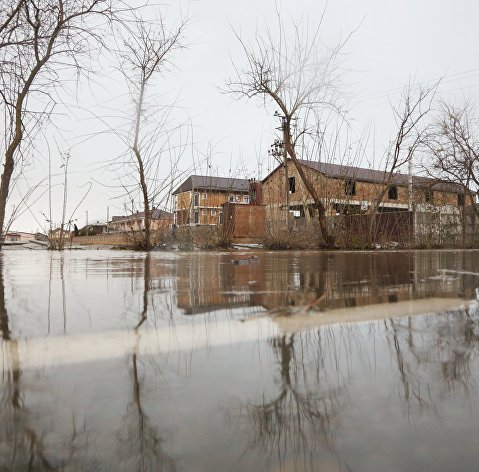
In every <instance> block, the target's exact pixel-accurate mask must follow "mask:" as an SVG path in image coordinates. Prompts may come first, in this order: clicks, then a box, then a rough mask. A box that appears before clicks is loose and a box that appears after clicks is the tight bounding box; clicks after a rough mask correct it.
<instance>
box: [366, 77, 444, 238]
mask: <svg viewBox="0 0 479 472" xmlns="http://www.w3.org/2000/svg"><path fill="white" fill-rule="evenodd" d="M437 86H438V83H436V84H434V85H433V86H430V87H415V86H414V85H411V84H409V85H408V86H406V87H405V88H404V90H403V93H402V100H401V104H400V105H399V106H398V107H393V113H394V117H395V120H396V126H397V132H396V135H395V137H394V139H393V140H392V141H391V142H390V144H389V146H388V147H387V151H386V157H385V163H384V180H383V185H382V186H381V187H380V190H379V191H378V193H377V195H376V196H375V198H374V199H373V200H372V202H371V205H370V207H369V209H368V213H369V215H370V222H369V242H370V243H372V242H373V240H374V233H375V222H376V219H375V215H377V213H378V209H379V206H380V205H381V203H382V202H383V200H384V197H385V196H386V194H387V193H388V191H389V189H390V187H391V184H392V183H393V181H394V176H395V174H397V173H398V172H399V170H400V169H401V168H403V167H404V166H405V165H406V164H409V163H412V157H413V155H414V153H415V152H416V151H417V149H418V147H419V146H420V145H422V144H423V143H424V141H425V136H426V133H427V125H423V122H424V118H425V117H426V115H427V114H428V113H429V112H430V111H431V105H432V101H433V99H434V96H435V93H436V90H437Z"/></svg>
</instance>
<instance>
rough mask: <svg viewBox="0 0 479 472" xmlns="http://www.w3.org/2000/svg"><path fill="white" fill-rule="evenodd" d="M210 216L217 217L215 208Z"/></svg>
mask: <svg viewBox="0 0 479 472" xmlns="http://www.w3.org/2000/svg"><path fill="white" fill-rule="evenodd" d="M210 215H211V216H215V215H216V210H215V209H214V208H212V209H211V211H210Z"/></svg>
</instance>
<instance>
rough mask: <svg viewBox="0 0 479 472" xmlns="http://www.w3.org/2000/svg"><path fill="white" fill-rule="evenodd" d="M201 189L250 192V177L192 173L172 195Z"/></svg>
mask: <svg viewBox="0 0 479 472" xmlns="http://www.w3.org/2000/svg"><path fill="white" fill-rule="evenodd" d="M194 188H195V189H201V190H225V191H228V190H231V191H235V192H248V191H249V180H248V179H232V178H229V177H213V176H206V175H191V176H190V177H188V178H187V179H186V180H185V181H184V182H183V183H182V184H181V185H180V186H179V187H178V188H177V189H176V190H175V191H174V192H172V195H178V194H179V193H182V192H188V191H190V190H192V189H194Z"/></svg>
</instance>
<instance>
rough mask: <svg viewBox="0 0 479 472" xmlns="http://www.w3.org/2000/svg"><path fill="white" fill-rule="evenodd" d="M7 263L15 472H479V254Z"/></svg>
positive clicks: (1, 444)
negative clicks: (26, 471)
mask: <svg viewBox="0 0 479 472" xmlns="http://www.w3.org/2000/svg"><path fill="white" fill-rule="evenodd" d="M0 265H1V273H2V278H1V284H0V331H1V337H2V341H1V346H2V349H1V354H0V356H1V360H2V381H1V382H2V383H1V387H0V388H1V391H0V393H1V396H0V401H1V404H0V470H2V471H3V470H5V471H10V470H65V471H97V470H98V471H109V470H111V471H120V470H121V471H148V470H152V471H153V470H154V471H157V470H159V471H176V470H178V471H216V470H218V471H220V470H221V471H223V470H228V471H244V470H258V471H301V470H304V471H316V470H321V471H365V472H366V471H367V472H371V471H385V470H388V471H404V470H421V471H424V470H431V471H449V470H457V471H475V470H477V468H478V460H477V446H478V444H479V426H478V425H479V395H478V391H477V387H478V386H477V378H478V374H479V365H478V364H479V363H478V352H479V326H478V323H479V315H478V311H477V296H476V291H477V289H478V288H479V273H478V272H479V270H477V269H476V268H477V267H479V252H478V251H424V252H419V251H417V252H362V253H360V252H323V253H321V252H239V251H236V252H224V253H210V252H194V253H163V252H155V253H151V254H150V255H145V254H141V253H131V252H114V251H73V252H65V253H63V254H60V253H50V252H44V251H14V250H4V251H2V252H1V253H0ZM476 271H477V272H476Z"/></svg>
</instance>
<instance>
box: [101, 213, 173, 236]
mask: <svg viewBox="0 0 479 472" xmlns="http://www.w3.org/2000/svg"><path fill="white" fill-rule="evenodd" d="M150 215H151V216H150V218H151V219H150V230H152V231H155V230H166V229H168V228H170V227H171V225H172V224H173V213H171V212H169V211H164V210H160V209H159V208H156V209H154V210H151V212H150ZM144 229H145V212H144V211H139V212H136V213H132V214H131V215H125V216H113V217H112V219H111V221H109V222H108V232H109V233H125V232H129V231H143V230H144Z"/></svg>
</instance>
